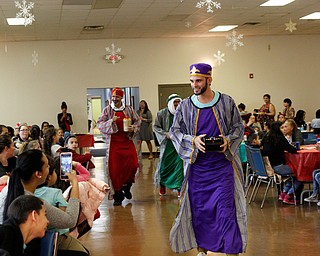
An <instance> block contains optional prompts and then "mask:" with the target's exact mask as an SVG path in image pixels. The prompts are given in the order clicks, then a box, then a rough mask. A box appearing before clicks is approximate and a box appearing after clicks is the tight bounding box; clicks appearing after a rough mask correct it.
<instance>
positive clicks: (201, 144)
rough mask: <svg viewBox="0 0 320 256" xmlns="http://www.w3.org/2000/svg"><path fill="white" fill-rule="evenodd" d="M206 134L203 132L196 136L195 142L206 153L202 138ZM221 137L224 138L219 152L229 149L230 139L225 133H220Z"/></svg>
mask: <svg viewBox="0 0 320 256" xmlns="http://www.w3.org/2000/svg"><path fill="white" fill-rule="evenodd" d="M205 136H206V134H201V135H199V136H196V137H195V138H194V144H195V145H196V147H197V148H198V149H199V150H200V151H201V152H202V153H206V148H205V144H204V142H203V140H202V138H203V137H205ZM219 137H221V138H223V144H222V145H221V146H220V148H221V150H220V151H219V152H225V151H226V150H227V146H228V141H227V139H226V137H224V136H223V135H219Z"/></svg>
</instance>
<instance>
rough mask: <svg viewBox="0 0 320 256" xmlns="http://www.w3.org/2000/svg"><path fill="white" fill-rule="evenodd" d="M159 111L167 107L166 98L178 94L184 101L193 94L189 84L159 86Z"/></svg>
mask: <svg viewBox="0 0 320 256" xmlns="http://www.w3.org/2000/svg"><path fill="white" fill-rule="evenodd" d="M158 90H159V110H160V109H163V108H165V107H167V98H168V96H169V95H170V94H173V93H176V94H179V95H180V96H181V97H182V99H185V98H187V97H189V96H190V95H192V94H193V91H192V89H191V86H190V83H188V84H159V85H158Z"/></svg>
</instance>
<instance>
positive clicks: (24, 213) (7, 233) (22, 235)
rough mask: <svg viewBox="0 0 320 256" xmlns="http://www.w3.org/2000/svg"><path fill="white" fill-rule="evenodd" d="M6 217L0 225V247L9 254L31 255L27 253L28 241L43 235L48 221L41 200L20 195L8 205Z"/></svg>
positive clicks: (12, 255) (15, 255)
mask: <svg viewBox="0 0 320 256" xmlns="http://www.w3.org/2000/svg"><path fill="white" fill-rule="evenodd" d="M7 217H8V218H7V220H6V221H5V222H4V223H3V224H2V225H0V248H1V249H3V250H5V251H7V252H8V253H9V255H11V256H21V255H32V254H31V252H30V253H28V251H29V250H28V249H29V248H28V244H29V242H31V241H32V240H33V239H35V238H41V237H44V235H45V232H46V230H47V226H48V223H49V221H48V219H47V216H46V209H45V207H44V204H43V201H41V200H40V199H39V198H37V197H35V196H32V195H21V196H19V197H17V198H16V199H15V200H13V202H12V203H11V204H10V206H9V207H8V211H7ZM25 245H26V248H24V246H25ZM1 255H2V254H1Z"/></svg>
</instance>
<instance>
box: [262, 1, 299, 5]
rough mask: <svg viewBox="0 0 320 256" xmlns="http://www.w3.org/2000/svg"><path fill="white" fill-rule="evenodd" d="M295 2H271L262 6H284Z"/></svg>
mask: <svg viewBox="0 0 320 256" xmlns="http://www.w3.org/2000/svg"><path fill="white" fill-rule="evenodd" d="M292 2H294V0H269V1H267V2H265V3H263V4H260V6H284V5H287V4H290V3H292Z"/></svg>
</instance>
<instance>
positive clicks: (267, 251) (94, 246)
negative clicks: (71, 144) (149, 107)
mask: <svg viewBox="0 0 320 256" xmlns="http://www.w3.org/2000/svg"><path fill="white" fill-rule="evenodd" d="M94 161H95V165H96V169H95V171H94V172H93V173H92V176H95V177H96V178H99V179H104V168H105V158H104V157H95V159H94ZM142 163H143V167H142V171H141V172H140V173H139V174H138V176H137V179H136V183H135V184H134V186H133V187H132V194H133V199H131V200H127V199H125V201H123V205H122V206H116V207H114V206H113V204H112V201H109V200H107V199H105V200H104V201H103V203H102V204H101V206H100V208H99V209H100V212H101V217H100V219H98V220H96V221H95V222H94V226H93V228H92V230H91V231H90V232H88V234H86V235H85V236H84V237H82V238H81V241H82V242H83V243H84V244H85V245H86V246H87V247H88V249H89V250H90V252H91V255H92V256H105V255H108V256H122V255H129V256H131V255H132V256H138V255H142V256H147V255H155V256H158V255H159V256H162V255H177V254H175V253H173V252H172V251H171V249H170V246H169V239H168V236H169V232H170V228H171V225H172V222H173V220H174V218H175V215H176V213H177V210H178V207H179V201H178V198H177V195H176V193H174V192H171V191H168V192H167V195H166V196H164V197H160V196H159V194H158V191H155V188H154V185H153V174H154V169H155V165H156V163H157V159H154V160H148V159H145V158H144V159H143V160H142ZM260 191H261V192H260V193H261V194H258V196H257V198H256V202H253V203H251V204H250V205H247V210H248V232H249V241H248V248H247V253H246V254H242V255H250V256H269V255H270V256H273V255H286V256H290V255H294V256H304V255H306V256H316V255H320V235H319V234H320V207H319V210H318V207H317V206H316V205H315V204H312V205H309V204H304V205H302V206H300V205H299V206H289V205H283V204H282V203H281V202H278V201H277V200H276V198H275V196H276V195H275V194H276V193H275V190H274V189H271V190H270V191H269V194H268V196H267V199H266V202H265V204H264V207H263V209H260V203H261V199H262V191H264V187H263V189H261V190H260ZM180 255H185V256H188V255H197V251H196V250H192V251H189V252H187V253H184V254H180ZM209 255H224V254H214V253H211V254H209Z"/></svg>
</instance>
